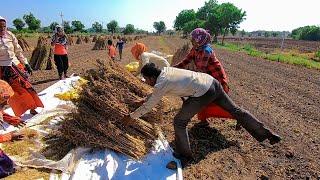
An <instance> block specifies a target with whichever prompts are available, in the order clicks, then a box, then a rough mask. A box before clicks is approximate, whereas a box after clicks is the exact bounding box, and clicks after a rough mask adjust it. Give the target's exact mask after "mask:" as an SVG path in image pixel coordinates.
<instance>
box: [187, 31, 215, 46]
mask: <svg viewBox="0 0 320 180" xmlns="http://www.w3.org/2000/svg"><path fill="white" fill-rule="evenodd" d="M191 37H192V39H194V40H195V41H196V42H197V43H198V44H199V46H203V45H206V44H208V43H210V42H211V35H210V33H208V31H206V30H205V29H203V28H196V29H194V30H193V31H192V32H191Z"/></svg>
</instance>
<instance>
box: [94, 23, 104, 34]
mask: <svg viewBox="0 0 320 180" xmlns="http://www.w3.org/2000/svg"><path fill="white" fill-rule="evenodd" d="M92 29H93V30H94V32H96V33H101V32H102V29H103V27H102V24H100V23H99V22H94V23H93V24H92Z"/></svg>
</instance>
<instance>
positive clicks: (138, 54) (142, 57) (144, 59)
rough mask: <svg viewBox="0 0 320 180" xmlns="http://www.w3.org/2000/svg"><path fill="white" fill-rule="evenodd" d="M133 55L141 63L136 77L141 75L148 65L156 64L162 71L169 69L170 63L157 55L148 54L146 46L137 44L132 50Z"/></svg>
mask: <svg viewBox="0 0 320 180" xmlns="http://www.w3.org/2000/svg"><path fill="white" fill-rule="evenodd" d="M131 53H132V55H133V57H134V58H136V60H137V61H138V62H139V69H138V70H137V73H136V74H135V75H139V74H140V71H141V69H142V67H143V66H144V65H145V64H147V63H154V64H155V65H156V67H158V68H160V69H162V68H164V67H169V66H170V64H169V62H168V61H167V60H166V59H165V58H163V57H161V56H158V55H156V54H153V53H149V52H147V47H146V45H144V44H142V43H136V44H135V45H134V46H133V47H132V48H131Z"/></svg>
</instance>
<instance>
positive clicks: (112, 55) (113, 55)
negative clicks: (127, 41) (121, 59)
mask: <svg viewBox="0 0 320 180" xmlns="http://www.w3.org/2000/svg"><path fill="white" fill-rule="evenodd" d="M107 48H108V55H109V57H110V58H111V59H112V60H115V59H116V55H117V53H116V48H115V47H114V45H113V42H112V40H111V39H108V47H107Z"/></svg>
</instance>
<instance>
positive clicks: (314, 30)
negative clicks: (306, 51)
mask: <svg viewBox="0 0 320 180" xmlns="http://www.w3.org/2000/svg"><path fill="white" fill-rule="evenodd" d="M291 36H292V37H293V38H294V39H299V40H308V41H320V27H319V26H304V27H299V28H297V29H294V30H293V31H292V33H291Z"/></svg>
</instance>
